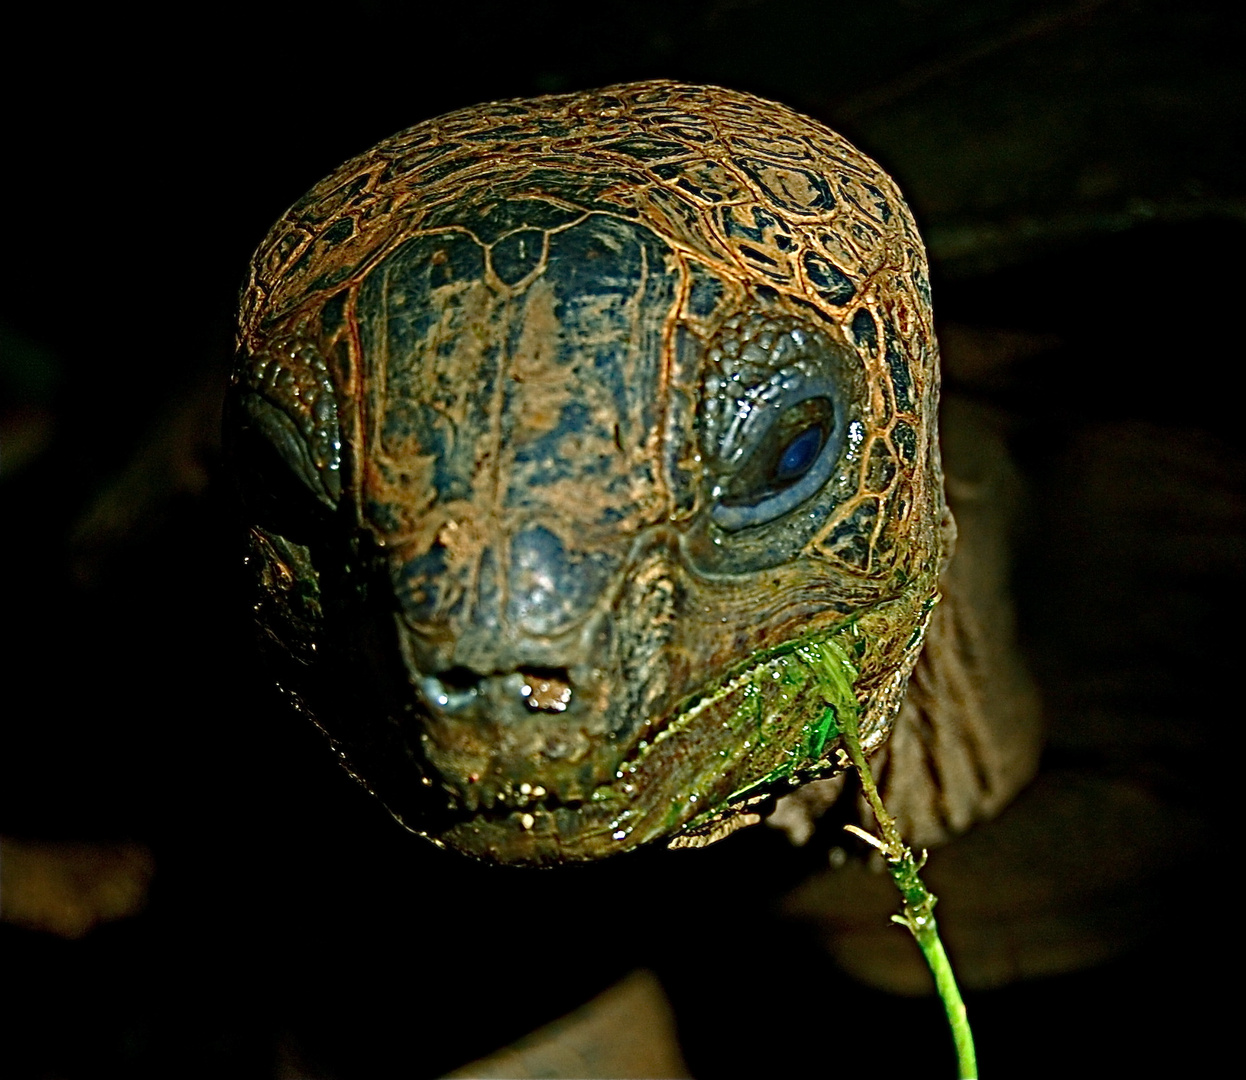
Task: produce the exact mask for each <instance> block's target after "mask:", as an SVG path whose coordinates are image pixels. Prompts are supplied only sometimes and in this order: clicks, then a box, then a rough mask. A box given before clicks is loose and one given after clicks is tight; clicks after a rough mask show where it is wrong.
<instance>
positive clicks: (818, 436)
mask: <svg viewBox="0 0 1246 1080" xmlns="http://www.w3.org/2000/svg"><path fill="white" fill-rule="evenodd" d="M766 413H767V414H768V415H767V416H766V417H765V420H764V422H763V423H762V424H761V425H760V426H759V427H758V429H757V430H756V431H755V432H753V433H752V438H750V439H749V440H748V441H749V442H751V443H752V448H751V449H750V450H748V451H747V453H744V454H741V455H740V456H741V457H742V458H743V463H742V465H741V466H740V467H739V469H738V470H736V471H735V472H734V475H732V476H731V477H730V478H728V479H727V480H726V481H725V483H723V484H722V485H721V486H720V487H719V488H718V489H716V490H717V493H718V502H717V503H716V504H715V506H714V507H713V509H712V510H711V512H710V516H711V518H712V519H713V521H714V522H715V523H716V524H717V525H719V526H720V527H722V528H724V529H729V530H735V529H743V528H748V527H749V526H753V525H764V524H766V523H767V522H770V521H773V520H774V519H776V518H778V517H782V516H783V515H784V514H786V513H788V512H789V511H791V510H793V509H795V508H796V507H797V506H799V505H800V504H801V503H803V502H804V501H805V500H806V499H808V498H810V497H811V496H812V495H814V494H815V493H816V492H817V491H819V490H820V489H821V488H822V486H823V485H824V484H825V483H826V482H827V480H829V479H830V476H831V473H832V471H833V470H834V467H835V464H836V462H837V461H838V460H839V456H840V451H841V450H842V448H843V443H844V429H845V424H844V417H843V415H842V408H841V406H840V404H839V398H838V395H837V394H836V393H835V391H834V388H833V387H832V386H831V385H830V384H829V382H827V381H825V380H821V379H819V380H815V381H813V382H811V383H806V384H805V385H804V386H803V387H800V388H799V389H798V390H797V391H796V393H795V394H793V395H792V396H790V397H787V399H786V400H783V401H782V402H781V403H780V404H779V405H778V407H777V408H769V409H767V410H766Z"/></svg>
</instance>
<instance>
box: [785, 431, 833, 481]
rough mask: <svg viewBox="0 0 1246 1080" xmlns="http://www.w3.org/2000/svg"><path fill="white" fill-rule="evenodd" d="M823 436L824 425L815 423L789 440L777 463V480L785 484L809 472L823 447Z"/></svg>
mask: <svg viewBox="0 0 1246 1080" xmlns="http://www.w3.org/2000/svg"><path fill="white" fill-rule="evenodd" d="M822 436H823V431H822V425H821V424H814V425H813V426H812V427H807V428H805V430H804V431H802V432H801V433H800V434H799V435H797V436H796V438H794V439H793V440H792V441H791V442H789V443H788V444H787V446H785V447H784V448H783V452H782V453H781V454H780V455H779V460H778V463H777V464H776V465H775V470H774V479H775V481H776V482H777V483H780V484H784V483H787V482H788V481H790V480H795V479H796V478H797V477H798V476H800V475H801V474H802V473H805V472H808V471H809V466H811V465H812V464H813V463H814V462H815V461H816V460H817V458H818V451H819V450H821V449H822Z"/></svg>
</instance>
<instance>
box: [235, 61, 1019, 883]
mask: <svg viewBox="0 0 1246 1080" xmlns="http://www.w3.org/2000/svg"><path fill="white" fill-rule="evenodd" d="M938 358H939V354H938V346H937V343H936V339H935V334H934V329H933V324H932V314H931V303H930V286H929V279H928V273H927V264H926V258H925V254H924V250H923V246H922V242H921V239H920V237H919V234H918V231H917V228H916V226H915V224H914V221H913V218H912V216H911V214H910V213H909V211H908V209H907V207H906V206H905V204H904V201H903V199H902V197H901V195H900V193H899V191H898V190H897V188H896V185H895V184H894V183H893V181H892V180H891V179H890V177H888V176H887V175H886V174H885V173H884V172H883V171H882V170H881V169H880V168H879V167H878V166H877V165H876V164H875V163H874V162H872V161H871V160H870V159H868V158H867V157H866V156H865V155H863V154H862V153H861V152H859V151H858V150H856V149H855V148H854V147H853V146H851V145H850V144H849V143H848V142H847V141H846V140H844V139H843V138H841V137H840V136H838V135H836V134H835V133H834V132H832V131H830V130H829V129H828V128H826V127H825V126H823V125H822V124H820V123H818V122H816V121H814V120H811V119H809V118H807V117H805V116H802V115H799V114H798V113H796V112H794V111H792V110H790V109H788V108H786V107H784V106H782V105H778V104H774V103H771V102H769V101H765V100H762V99H760V98H757V97H754V96H751V95H749V94H744V93H739V92H734V91H730V90H726V89H721V88H717V87H705V86H692V85H683V84H679V83H674V82H667V81H652V82H641V83H634V84H629V85H622V86H614V87H609V88H607V89H604V90H599V91H593V92H585V93H574V94H563V95H554V96H546V97H539V98H535V99H530V100H513V101H503V102H498V103H493V104H487V105H481V106H478V107H474V108H467V109H463V110H460V111H458V112H453V113H450V114H448V115H445V116H442V117H439V118H437V119H434V120H430V121H427V122H424V123H420V124H417V125H416V126H414V127H412V128H410V129H408V130H406V131H403V132H401V133H399V134H397V135H395V136H393V137H392V138H389V139H386V140H385V141H383V142H381V143H380V144H379V145H377V146H375V147H374V148H373V149H371V150H369V151H368V152H366V153H364V154H362V155H361V156H359V157H356V158H354V159H352V160H350V161H348V162H346V163H345V164H344V165H342V166H341V167H340V168H339V169H337V170H336V171H335V172H334V173H333V174H332V175H330V176H329V177H328V178H326V179H325V180H323V181H322V182H321V183H319V184H317V185H316V186H315V187H314V188H313V189H312V190H311V191H310V192H309V193H308V194H307V195H306V196H304V197H303V198H302V199H300V200H299V201H298V202H297V203H296V204H295V205H294V206H293V207H292V208H291V209H290V210H289V211H287V212H286V214H285V215H283V216H282V218H281V219H280V220H279V221H278V222H277V224H276V225H275V226H274V227H273V228H272V230H271V231H270V232H269V234H268V236H267V237H266V238H265V240H264V241H263V243H262V244H261V245H260V247H259V249H258V251H257V252H256V254H255V257H254V259H253V261H252V263H251V267H250V273H249V279H248V282H247V285H246V287H245V289H244V294H243V299H242V305H241V314H240V321H239V330H238V360H237V363H236V367H235V372H234V376H233V381H232V385H231V391H230V398H229V403H228V410H227V432H226V434H227V443H228V447H229V452H230V456H231V460H232V462H233V469H234V472H235V474H236V476H237V478H238V482H239V486H240V488H241V491H242V496H243V501H244V505H245V507H246V513H247V515H248V524H249V534H250V538H249V544H250V548H249V556H248V563H249V565H250V567H251V570H252V572H253V576H254V581H255V588H256V592H255V611H256V619H257V623H258V626H259V627H260V630H261V634H262V637H263V639H264V641H265V642H266V643H267V644H268V645H269V646H270V653H271V656H272V663H273V665H274V668H275V671H276V678H277V681H278V682H279V684H280V686H281V687H282V689H283V691H284V692H285V693H286V694H287V695H288V696H289V697H290V699H291V700H292V701H293V702H294V703H295V705H296V707H297V708H299V709H300V710H302V711H304V712H306V713H307V714H308V715H309V716H310V717H311V718H312V719H313V720H314V721H315V723H316V724H317V725H318V726H319V727H320V728H321V729H322V730H323V731H324V732H325V734H326V735H327V736H328V738H329V739H330V741H331V743H332V746H333V747H334V749H335V750H336V752H337V753H338V754H339V755H340V757H341V759H342V761H343V763H344V764H345V766H346V768H347V769H348V770H349V771H350V772H351V773H352V774H353V775H354V776H355V777H356V778H358V779H359V780H360V781H361V782H362V783H363V784H364V785H365V786H366V787H367V788H368V789H369V790H370V791H372V792H373V793H374V794H375V795H377V796H378V797H379V798H380V799H381V800H382V802H383V803H384V804H385V805H386V806H387V807H388V809H389V810H390V811H391V813H392V814H393V815H394V816H395V817H396V818H397V819H398V820H399V821H400V822H402V823H403V824H404V825H405V826H406V827H407V828H409V829H411V830H412V831H414V832H416V833H418V834H420V835H422V836H425V837H427V838H428V839H430V840H432V841H433V842H434V843H436V844H438V845H442V846H446V847H449V848H452V849H455V850H458V851H460V852H463V853H465V854H467V855H470V856H473V857H475V858H478V859H483V860H488V861H494V862H499V863H523V864H547V863H556V862H568V861H580V860H590V859H598V858H602V857H605V856H609V855H612V854H615V853H619V852H624V851H628V850H630V849H633V848H636V847H637V846H639V845H642V844H647V843H650V842H653V841H659V840H665V841H667V842H669V843H672V844H673V845H675V846H690V845H691V846H695V845H697V844H700V843H704V842H708V841H710V840H714V839H717V838H719V837H721V836H723V835H726V834H728V833H729V832H731V831H732V830H734V829H735V828H738V827H740V826H741V825H746V824H751V823H754V822H756V821H758V820H759V818H760V816H761V814H760V811H761V810H763V809H765V808H767V807H770V806H772V805H773V800H775V799H781V798H782V797H783V796H787V798H786V799H785V800H783V801H781V802H780V804H779V805H780V808H781V809H784V814H786V817H787V818H788V820H789V823H790V821H791V819H792V818H793V815H795V817H796V818H799V817H801V815H802V814H804V815H805V816H806V817H810V816H816V814H817V813H818V812H820V811H821V810H822V809H824V808H825V806H826V805H827V804H828V803H829V802H831V801H832V800H833V799H834V798H835V796H836V795H837V794H838V791H839V786H840V783H839V780H838V779H837V777H838V778H842V773H843V771H844V768H845V765H846V757H845V754H844V752H843V749H842V746H841V737H840V736H841V733H842V731H843V727H844V724H845V723H846V722H847V719H848V713H849V712H850V711H854V710H855V711H856V712H857V713H858V714H859V726H860V733H861V737H862V741H863V745H864V747H865V749H866V750H867V752H872V753H875V754H876V755H877V756H878V757H879V758H880V764H881V765H882V770H883V784H884V793H885V795H886V796H887V797H888V798H889V799H891V800H892V802H893V803H894V808H895V810H896V812H897V813H898V815H899V817H900V818H901V821H902V823H903V824H904V825H905V827H906V828H908V829H910V831H911V832H913V834H914V839H915V840H916V841H917V842H919V843H929V842H932V841H934V840H937V839H939V838H940V837H942V836H944V835H946V834H948V833H949V832H953V831H957V830H959V829H962V828H964V827H965V826H966V825H967V824H969V822H971V821H972V820H973V819H974V818H976V817H978V816H981V815H983V814H987V813H991V812H993V811H994V810H995V809H997V808H998V807H999V806H1001V805H1002V804H1003V803H1004V802H1005V801H1007V799H1008V798H1009V797H1010V796H1011V795H1012V794H1013V793H1014V792H1015V790H1016V789H1017V788H1018V787H1019V786H1020V785H1021V784H1022V783H1023V782H1024V781H1025V779H1027V777H1028V775H1029V771H1030V770H1031V769H1032V762H1033V758H1034V753H1033V746H1034V740H1033V739H1032V738H1028V737H1017V736H1016V735H1015V734H1014V733H1004V734H1001V733H1000V732H999V730H998V724H997V725H996V727H995V728H992V727H991V724H990V722H989V721H988V720H987V719H986V718H985V717H986V715H987V713H986V710H984V709H982V708H980V707H978V706H976V705H975V699H974V693H975V691H974V687H975V686H979V685H981V683H982V679H981V678H979V675H980V672H978V671H977V669H976V667H975V665H978V666H980V665H981V663H982V659H981V656H978V655H975V652H974V650H973V649H972V648H969V647H967V644H966V643H967V642H969V641H970V640H971V639H972V637H973V635H972V634H970V633H968V632H967V631H966V627H967V626H971V625H972V612H971V611H970V610H969V609H968V608H967V607H966V605H965V604H964V603H961V602H960V601H958V598H957V596H956V595H955V590H951V593H952V594H951V595H949V596H948V597H947V598H945V600H944V602H943V603H942V604H937V601H938V600H939V598H940V581H941V579H943V580H944V581H945V585H946V581H947V580H948V579H947V577H946V574H945V571H946V569H947V566H948V560H949V558H950V556H951V553H952V549H953V547H954V542H955V535H956V527H955V524H954V521H953V518H952V515H951V513H950V511H949V509H948V506H947V500H946V499H945V495H944V486H943V474H942V467H941V462H940V449H939V441H938V435H937V412H938V395H939V367H938ZM928 637H929V638H930V639H931V642H932V644H931V646H930V647H928V648H927V649H926V651H925V654H924V659H922V661H921V663H922V670H921V672H919V674H918V677H917V678H916V679H914V680H913V687H914V689H913V691H912V692H909V693H908V694H907V703H906V692H907V691H908V690H909V686H910V680H911V679H912V677H913V675H914V671H915V668H916V667H917V665H918V663H919V658H920V657H923V645H924V643H925V642H926V640H927V638H928ZM987 651H989V650H987ZM935 685H938V686H940V687H943V688H945V689H946V687H947V686H948V685H953V686H960V687H962V688H964V687H968V689H966V690H964V692H962V693H960V694H952V695H950V696H949V695H948V694H946V693H935V692H933V691H931V689H930V688H931V687H932V686H935ZM923 687H924V688H925V690H923ZM897 718H899V719H897ZM889 737H890V739H891V743H890V749H889V750H888V748H887V747H888V739H889ZM888 753H890V759H888ZM1019 762H1020V764H1018V763H1019ZM784 814H780V815H779V817H780V819H782V818H783V817H784ZM803 827H804V826H803V825H798V826H793V828H795V829H796V831H799V830H800V829H801V828H803Z"/></svg>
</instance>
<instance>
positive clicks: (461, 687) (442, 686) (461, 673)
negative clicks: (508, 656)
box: [421, 667, 484, 712]
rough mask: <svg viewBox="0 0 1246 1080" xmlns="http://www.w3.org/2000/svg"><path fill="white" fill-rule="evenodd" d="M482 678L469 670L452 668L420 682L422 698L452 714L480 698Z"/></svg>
mask: <svg viewBox="0 0 1246 1080" xmlns="http://www.w3.org/2000/svg"><path fill="white" fill-rule="evenodd" d="M483 682H484V676H482V675H480V674H478V673H477V672H475V671H472V670H471V668H465V667H452V668H448V669H447V670H445V671H443V672H441V673H439V674H437V675H425V676H424V678H423V679H422V680H421V685H422V687H423V690H424V696H425V697H427V698H428V700H429V701H430V702H431V703H432V704H434V705H439V706H440V707H441V708H443V709H448V710H450V711H451V712H453V711H454V710H456V709H462V708H465V707H466V706H468V705H470V704H471V703H472V702H474V701H475V700H476V698H477V697H479V696H480V691H481V684H482V683H483Z"/></svg>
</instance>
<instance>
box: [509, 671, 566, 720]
mask: <svg viewBox="0 0 1246 1080" xmlns="http://www.w3.org/2000/svg"><path fill="white" fill-rule="evenodd" d="M518 675H519V680H520V683H521V685H520V687H519V694H520V696H521V697H522V698H523V701H524V704H525V705H526V706H527V707H528V708H529V709H531V710H532V711H533V712H552V713H560V712H566V711H567V706H569V705H570V704H571V672H569V671H568V670H567V669H566V668H524V669H522V670H521V671H519V672H518Z"/></svg>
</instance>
